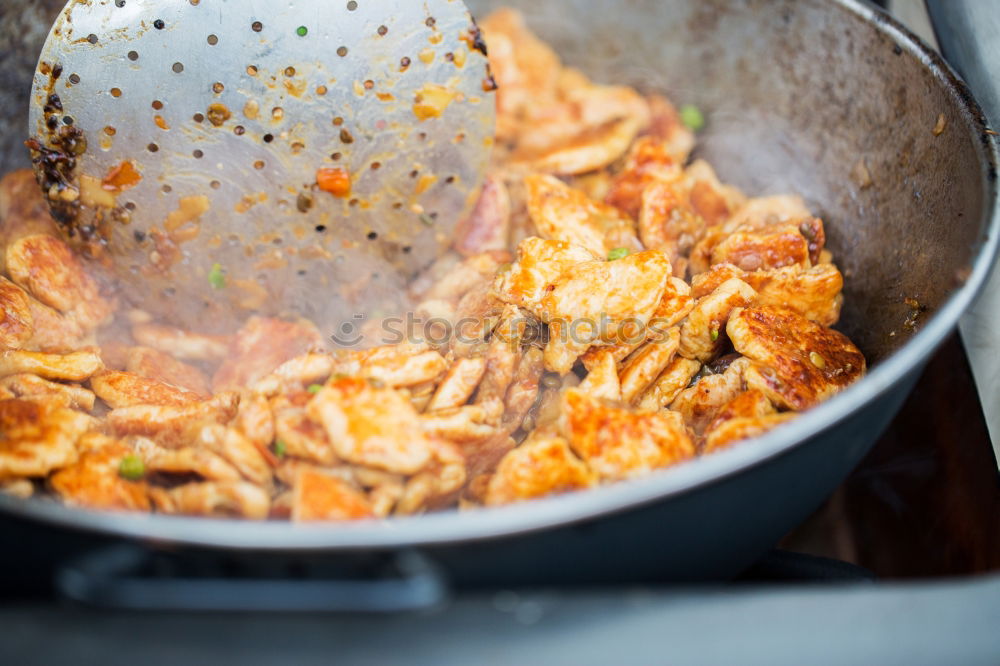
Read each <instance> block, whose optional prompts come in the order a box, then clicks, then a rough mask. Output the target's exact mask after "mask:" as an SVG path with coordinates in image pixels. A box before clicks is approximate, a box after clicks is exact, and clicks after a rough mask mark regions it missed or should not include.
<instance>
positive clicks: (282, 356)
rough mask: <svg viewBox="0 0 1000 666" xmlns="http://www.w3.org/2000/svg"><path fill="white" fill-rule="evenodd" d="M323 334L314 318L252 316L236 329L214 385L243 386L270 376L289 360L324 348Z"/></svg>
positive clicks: (223, 388)
mask: <svg viewBox="0 0 1000 666" xmlns="http://www.w3.org/2000/svg"><path fill="white" fill-rule="evenodd" d="M322 345H323V336H322V335H321V334H320V332H319V330H318V329H317V328H316V326H315V325H313V324H312V323H311V322H308V321H306V320H304V319H300V320H299V321H297V322H290V321H282V320H280V319H269V318H266V317H250V319H248V320H247V322H246V324H244V325H243V327H242V328H241V329H240V330H239V331H238V332H237V333H236V336H235V337H234V339H233V342H232V345H231V347H230V350H229V356H227V357H226V360H225V361H223V362H222V365H221V366H219V369H218V370H217V371H216V373H215V376H213V377H212V388H213V389H214V390H215V391H226V390H239V389H241V388H243V387H245V386H249V385H251V384H253V383H254V382H256V381H257V380H258V379H261V378H262V377H265V376H267V375H268V374H270V373H272V372H274V370H275V369H276V368H277V367H278V366H280V365H281V364H282V363H284V362H285V361H289V360H291V359H293V358H295V357H296V356H299V355H300V354H304V353H306V352H307V351H311V350H313V349H314V348H320V347H322Z"/></svg>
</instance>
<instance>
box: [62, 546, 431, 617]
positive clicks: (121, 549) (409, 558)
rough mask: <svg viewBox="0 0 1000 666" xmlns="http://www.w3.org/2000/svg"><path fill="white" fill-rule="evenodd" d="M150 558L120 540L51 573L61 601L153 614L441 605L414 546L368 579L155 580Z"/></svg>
mask: <svg viewBox="0 0 1000 666" xmlns="http://www.w3.org/2000/svg"><path fill="white" fill-rule="evenodd" d="M152 558H153V556H152V555H150V553H149V551H147V550H145V549H143V548H141V547H138V546H133V545H128V544H121V545H115V546H110V547H107V548H103V549H99V550H96V551H92V552H90V553H88V554H86V555H84V556H83V557H80V558H78V559H76V560H73V561H71V562H70V563H69V564H67V565H65V566H63V567H62V568H60V569H59V570H58V571H57V572H56V576H55V586H56V590H57V591H58V592H59V593H60V594H61V595H62V596H63V597H65V598H67V599H71V600H73V601H77V602H80V603H84V604H87V605H90V606H95V607H99V608H108V609H117V610H151V611H224V612H225V611H232V612H288V611H292V612H351V613H393V612H401V611H414V610H423V609H427V608H432V607H435V606H438V605H439V604H441V603H443V602H444V601H445V599H446V598H447V596H448V587H447V585H446V583H445V581H444V578H443V576H442V575H441V573H440V572H439V571H438V569H437V568H436V567H434V566H433V565H432V564H431V562H430V561H428V560H427V559H426V558H425V557H424V556H422V555H420V554H419V553H417V552H415V551H402V552H400V553H397V554H395V555H394V556H393V561H392V564H393V565H394V566H393V568H394V569H395V571H394V572H393V573H394V575H393V576H390V577H381V576H380V577H376V578H373V579H370V580H366V579H360V580H359V579H351V578H344V579H317V578H313V577H306V578H301V579H294V578H287V577H281V578H278V577H273V578H253V577H247V578H233V577H227V576H224V575H215V576H207V577H202V576H179V577H175V576H168V577H157V576H156V575H154V574H151V573H149V571H148V570H149V568H150V567H148V566H147V565H148V564H150V562H151V561H152Z"/></svg>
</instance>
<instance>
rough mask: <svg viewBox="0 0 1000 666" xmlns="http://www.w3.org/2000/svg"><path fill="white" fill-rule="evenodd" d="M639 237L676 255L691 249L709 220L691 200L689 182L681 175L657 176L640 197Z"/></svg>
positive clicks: (647, 245)
mask: <svg viewBox="0 0 1000 666" xmlns="http://www.w3.org/2000/svg"><path fill="white" fill-rule="evenodd" d="M638 208H639V212H638V215H637V219H638V221H639V238H640V239H642V244H643V245H644V246H646V247H648V248H650V249H652V250H663V251H664V252H666V253H667V254H669V255H670V257H671V258H672V259H676V258H678V257H681V256H683V255H686V254H687V253H688V252H690V250H691V248H692V247H694V244H695V243H696V242H698V240H699V239H700V238H701V236H702V234H703V233H704V231H705V228H706V226H707V223H706V222H705V219H704V218H703V217H702V216H701V215H699V214H698V213H697V212H696V211H695V209H694V206H693V205H692V204H691V199H690V193H689V191H688V187H687V183H685V182H684V180H683V179H681V178H679V177H677V178H674V179H672V180H667V179H656V180H653V181H651V182H650V183H649V184H648V185H647V186H646V187H645V189H643V190H642V192H641V195H640V198H639V206H638Z"/></svg>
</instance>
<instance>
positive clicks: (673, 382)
mask: <svg viewBox="0 0 1000 666" xmlns="http://www.w3.org/2000/svg"><path fill="white" fill-rule="evenodd" d="M699 370H701V363H700V362H699V361H692V360H691V359H688V358H684V357H683V356H674V358H673V360H672V361H670V363H669V364H668V365H667V367H666V368H664V370H663V372H661V373H660V376H659V377H657V378H656V379H655V380H654V381H653V383H652V385H651V386H650V387H649V388H647V389H646V392H645V393H643V394H642V397H640V398H639V407H640V408H642V409H665V408H666V407H667V406H668V405H669V404H670V403H672V402H673V401H674V400H676V399H677V396H678V395H680V392H681V391H683V390H684V389H686V388H687V387H688V386H689V385H690V384H691V379H692V378H693V377H694V376H695V375H696V374H698V371H699Z"/></svg>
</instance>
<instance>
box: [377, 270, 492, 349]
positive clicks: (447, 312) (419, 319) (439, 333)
mask: <svg viewBox="0 0 1000 666" xmlns="http://www.w3.org/2000/svg"><path fill="white" fill-rule="evenodd" d="M487 284H489V283H488V282H487V281H485V280H481V281H480V282H479V285H478V286H477V287H476V289H480V288H482V286H484V285H487ZM462 298H465V296H464V295H463V296H462ZM456 310H457V305H456V304H455V303H453V302H452V301H446V300H443V299H440V298H438V299H433V300H429V301H422V302H420V303H418V304H417V307H416V308H415V309H414V312H413V314H414V315H416V316H415V317H414V318H413V324H412V325H411V326H410V330H409V331H406V330H405V328H404V326H405V325H406V323H408V322H406V323H404V322H402V321H398V320H397V322H398V324H396V323H394V325H393V327H392V328H391V329H390V330H391V333H390V334H386V333H383V335H382V336H381V337H379V338H376V340H378V341H380V342H381V341H385V343H386V344H398V342H399V340H400V338H402V339H407V338H413V337H414V336H413V333H419V334H422V335H426V336H427V339H428V340H430V341H433V342H434V344H435V345H437V344H439V343H441V342H444V341H447V339H448V334H449V333H450V326H452V325H454V323H455V320H456V319H457V317H456V314H455V312H456ZM382 328H383V329H386V328H388V327H387V326H382ZM397 331H398V332H397ZM389 335H395V339H388V340H387V339H386V338H388V337H389Z"/></svg>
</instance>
